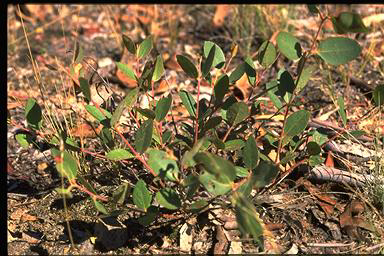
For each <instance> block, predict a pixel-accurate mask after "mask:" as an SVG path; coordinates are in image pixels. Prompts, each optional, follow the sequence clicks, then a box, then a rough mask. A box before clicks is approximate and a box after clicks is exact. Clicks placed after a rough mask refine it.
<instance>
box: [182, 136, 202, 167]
mask: <svg viewBox="0 0 384 256" xmlns="http://www.w3.org/2000/svg"><path fill="white" fill-rule="evenodd" d="M206 140H207V139H206V138H202V139H200V140H198V141H197V143H196V144H195V145H194V146H193V148H192V149H191V150H189V151H185V153H184V155H183V157H182V159H181V166H186V167H193V166H195V165H196V163H195V161H194V160H193V157H194V156H195V155H196V153H197V152H199V151H200V150H202V149H203V145H204V143H205V142H206Z"/></svg>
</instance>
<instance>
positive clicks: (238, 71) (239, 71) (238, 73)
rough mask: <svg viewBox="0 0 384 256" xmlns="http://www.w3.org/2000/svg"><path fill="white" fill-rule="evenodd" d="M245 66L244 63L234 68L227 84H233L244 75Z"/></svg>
mask: <svg viewBox="0 0 384 256" xmlns="http://www.w3.org/2000/svg"><path fill="white" fill-rule="evenodd" d="M245 65H246V63H241V64H239V65H238V66H237V67H236V68H235V70H233V71H232V73H231V74H230V75H229V84H233V83H235V82H236V81H237V80H239V79H240V78H241V77H242V76H243V75H244V73H245Z"/></svg>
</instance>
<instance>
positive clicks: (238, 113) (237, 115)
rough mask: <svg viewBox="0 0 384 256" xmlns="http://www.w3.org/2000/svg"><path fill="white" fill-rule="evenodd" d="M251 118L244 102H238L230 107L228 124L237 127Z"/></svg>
mask: <svg viewBox="0 0 384 256" xmlns="http://www.w3.org/2000/svg"><path fill="white" fill-rule="evenodd" d="M248 116H249V111H248V106H247V104H245V103H244V102H236V103H234V104H232V106H230V107H229V109H228V112H227V119H228V122H229V123H230V124H231V125H232V126H235V125H237V124H238V123H240V122H242V121H244V120H245V119H246V118H247V117H248Z"/></svg>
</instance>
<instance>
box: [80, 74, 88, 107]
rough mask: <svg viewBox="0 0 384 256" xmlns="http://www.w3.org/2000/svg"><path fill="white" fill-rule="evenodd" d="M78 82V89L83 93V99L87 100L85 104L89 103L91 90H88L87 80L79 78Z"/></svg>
mask: <svg viewBox="0 0 384 256" xmlns="http://www.w3.org/2000/svg"><path fill="white" fill-rule="evenodd" d="M79 82H80V89H81V91H82V92H83V94H84V97H85V98H86V99H87V102H90V101H91V89H90V88H89V83H88V80H87V79H85V78H83V77H79Z"/></svg>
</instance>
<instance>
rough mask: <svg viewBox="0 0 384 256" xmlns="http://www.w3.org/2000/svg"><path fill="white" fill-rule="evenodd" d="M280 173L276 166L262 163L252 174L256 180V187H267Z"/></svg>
mask: <svg viewBox="0 0 384 256" xmlns="http://www.w3.org/2000/svg"><path fill="white" fill-rule="evenodd" d="M278 173H279V170H278V169H277V168H276V166H275V165H274V164H272V163H269V162H264V161H262V162H260V164H259V165H258V166H257V167H256V169H254V170H253V172H252V176H253V178H254V180H255V184H254V187H256V188H262V187H265V186H266V185H268V184H270V183H271V182H272V181H273V179H275V178H276V176H277V174H278Z"/></svg>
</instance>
